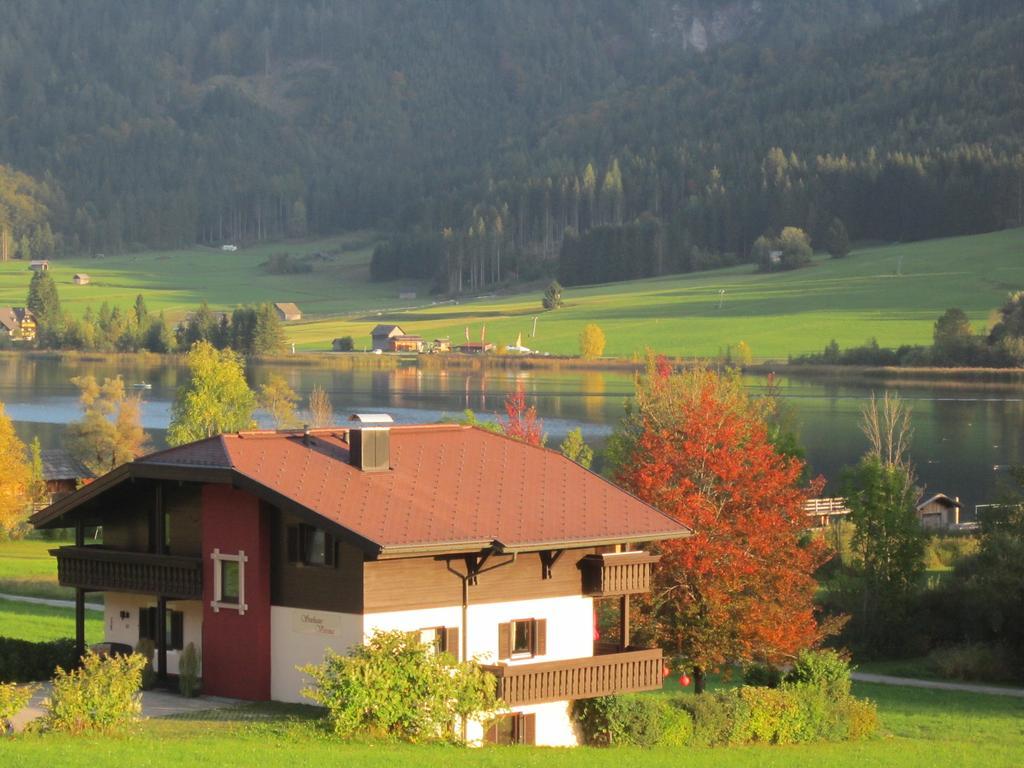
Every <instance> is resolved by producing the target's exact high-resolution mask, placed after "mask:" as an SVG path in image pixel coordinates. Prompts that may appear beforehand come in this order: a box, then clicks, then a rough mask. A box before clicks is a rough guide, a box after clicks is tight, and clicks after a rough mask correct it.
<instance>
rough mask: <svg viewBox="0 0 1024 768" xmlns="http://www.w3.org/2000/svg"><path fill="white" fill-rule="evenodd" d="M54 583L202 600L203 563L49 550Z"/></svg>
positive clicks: (98, 551)
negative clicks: (53, 561) (53, 559)
mask: <svg viewBox="0 0 1024 768" xmlns="http://www.w3.org/2000/svg"><path fill="white" fill-rule="evenodd" d="M50 554H51V555H53V556H54V557H56V558H57V580H58V581H59V582H60V584H61V585H62V586H65V587H78V588H80V589H89V590H96V591H101V592H105V591H112V592H140V593H143V594H151V595H161V596H163V597H169V598H176V599H179V600H200V599H202V596H203V562H202V560H201V559H200V558H198V557H175V556H173V555H152V554H148V553H145V552H122V551H120V550H115V549H104V548H103V547H61V548H60V549H51V550H50Z"/></svg>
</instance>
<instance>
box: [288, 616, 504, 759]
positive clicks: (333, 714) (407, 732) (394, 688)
mask: <svg viewBox="0 0 1024 768" xmlns="http://www.w3.org/2000/svg"><path fill="white" fill-rule="evenodd" d="M300 670H301V671H302V672H304V673H305V674H307V675H309V676H310V677H311V678H312V679H313V685H312V686H311V687H309V688H306V689H304V690H303V691H302V694H303V696H305V697H307V698H309V699H312V700H313V701H315V702H316V703H317V704H320V705H322V706H324V707H326V708H327V712H328V719H329V721H330V723H331V727H332V729H333V731H334V733H335V734H337V735H338V736H341V737H343V738H350V737H352V736H357V735H366V736H371V737H376V738H394V739H402V740H405V741H424V740H436V739H444V740H450V741H455V740H457V739H456V735H455V734H456V730H455V725H456V720H457V719H458V718H472V719H475V720H484V719H487V718H488V717H491V716H493V715H495V714H497V712H499V711H500V710H501V709H502V708H503V707H501V705H500V702H499V701H498V699H497V698H496V696H495V689H496V681H495V680H494V676H493V675H491V674H489V673H487V672H485V671H484V670H482V669H481V668H480V666H479V665H478V664H476V662H474V661H469V662H462V663H459V662H457V661H456V660H455V659H453V658H452V657H451V656H449V655H448V654H446V653H434V652H433V651H432V650H431V649H430V648H428V647H427V646H426V645H424V644H423V643H420V642H419V641H418V639H416V638H415V637H412V636H410V635H409V634H408V633H405V632H376V633H374V635H373V636H372V637H371V638H370V640H369V641H368V642H367V643H366V644H365V645H358V646H356V647H355V648H353V649H352V651H351V654H350V655H348V656H341V655H339V654H337V653H335V652H334V651H332V650H330V649H328V651H327V656H326V658H325V659H324V662H323V664H320V665H307V666H305V667H301V668H300Z"/></svg>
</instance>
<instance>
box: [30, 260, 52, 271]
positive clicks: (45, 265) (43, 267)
mask: <svg viewBox="0 0 1024 768" xmlns="http://www.w3.org/2000/svg"><path fill="white" fill-rule="evenodd" d="M28 268H29V269H31V270H32V271H33V272H49V271H50V262H49V261H47V260H46V259H33V260H32V261H30V262H29V263H28Z"/></svg>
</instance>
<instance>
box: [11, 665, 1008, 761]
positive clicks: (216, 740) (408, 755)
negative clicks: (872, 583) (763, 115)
mask: <svg viewBox="0 0 1024 768" xmlns="http://www.w3.org/2000/svg"><path fill="white" fill-rule="evenodd" d="M854 692H855V693H856V694H857V695H859V696H867V697H870V698H872V699H874V700H875V701H877V703H878V706H879V712H880V716H881V721H882V731H881V733H880V734H878V735H876V736H874V737H872V738H870V739H867V740H865V741H861V742H853V743H842V744H810V745H803V746H791V747H775V746H752V747H731V748H723V747H718V748H713V749H708V748H697V747H682V748H680V747H675V748H656V749H647V750H645V749H635V748H628V749H627V748H616V749H594V748H588V747H581V748H577V749H546V748H537V747H485V748H483V749H469V750H465V749H459V748H455V747H444V746H429V745H395V744H379V743H378V744H346V743H340V742H338V741H337V740H335V739H333V738H332V737H330V736H329V735H328V734H326V733H325V732H324V730H323V728H322V725H321V721H320V715H319V713H318V711H317V710H315V709H313V708H311V707H297V706H282V705H272V704H271V705H266V704H256V705H247V706H242V707H238V708H234V709H229V710H219V711H215V712H208V713H198V714H196V715H191V716H179V717H176V718H173V719H161V720H149V721H146V722H144V723H143V724H141V725H140V726H139V727H138V728H137V729H136V731H135V732H134V733H133V734H132V735H129V736H125V737H115V738H95V737H71V736H57V735H32V734H27V735H23V736H18V737H15V738H13V739H10V740H7V741H6V742H5V743H0V756H2V757H3V758H5V759H6V760H7V761H9V762H8V763H7V764H11V765H18V766H22V767H23V768H32V767H33V766H45V767H46V768H48V767H49V766H52V765H62V766H69V768H70V767H73V766H93V765H97V764H100V763H102V764H124V765H138V766H176V765H179V764H189V765H196V766H207V765H209V766H220V765H232V766H278V765H281V766H291V765H324V766H333V765H338V766H341V765H359V766H362V767H365V768H374V767H375V766H381V767H384V766H387V767H388V768H391V767H392V766H417V767H420V766H422V767H423V768H433V767H436V768H461V767H462V766H466V767H467V768H469V767H473V768H476V767H483V766H487V767H488V768H504V767H505V766H508V767H509V768H512V767H513V766H516V767H518V766H537V767H538V768H541V767H543V768H553V767H557V768H561V767H562V766H564V767H565V768H576V767H577V766H579V767H580V768H584V767H585V768H602V767H603V766H609V768H612V767H614V768H621V766H634V765H637V766H640V765H642V766H646V767H649V768H662V767H664V768H669V766H679V765H687V766H694V767H695V768H702V767H704V766H707V767H708V768H711V767H712V766H714V767H715V768H721V767H723V766H724V767H725V768H733V767H735V768H741V767H742V768H746V767H748V766H771V767H776V766H777V767H778V768H782V767H783V766H786V767H787V768H790V767H791V768H804V767H806V768H820V766H823V765H827V766H830V767H835V768H845V767H846V766H850V767H851V768H853V767H854V766H856V767H857V768H860V767H861V766H865V765H870V766H893V767H894V768H933V766H934V765H936V764H951V765H957V766H985V768H1004V767H1005V768H1009V766H1019V765H1020V761H1021V755H1024V700H1020V699H1014V698H1010V697H1001V696H982V695H976V694H967V693H952V692H948V691H928V690H920V689H913V688H896V687H890V686H882V685H867V684H855V686H854Z"/></svg>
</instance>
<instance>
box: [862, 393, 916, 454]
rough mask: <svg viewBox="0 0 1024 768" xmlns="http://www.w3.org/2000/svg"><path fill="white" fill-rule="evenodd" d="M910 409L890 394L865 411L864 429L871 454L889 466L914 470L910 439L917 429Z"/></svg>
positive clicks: (863, 414) (865, 407)
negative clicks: (912, 421)
mask: <svg viewBox="0 0 1024 768" xmlns="http://www.w3.org/2000/svg"><path fill="white" fill-rule="evenodd" d="M910 413H911V411H910V408H909V407H908V406H907V405H906V404H905V403H904V402H903V401H902V400H901V399H900V397H899V396H898V395H892V396H890V395H889V393H888V392H886V393H885V395H884V396H883V397H882V399H881V400H878V399H877V398H876V397H875V393H874V392H872V393H871V400H870V401H869V402H868V404H867V405H865V406H864V408H863V410H862V411H861V423H860V428H861V431H862V432H863V433H864V436H865V437H866V438H867V439H868V446H869V447H868V454H869V455H872V456H875V457H877V458H878V460H879V461H880V462H881V463H882V464H885V465H887V466H895V467H903V468H904V469H907V470H908V471H909V470H910V469H911V467H910V456H909V453H910V440H911V438H912V437H913V435H914V429H913V427H912V426H911V423H910Z"/></svg>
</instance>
